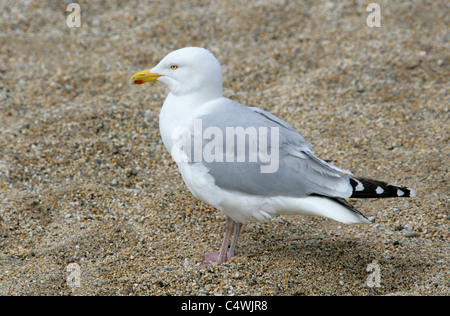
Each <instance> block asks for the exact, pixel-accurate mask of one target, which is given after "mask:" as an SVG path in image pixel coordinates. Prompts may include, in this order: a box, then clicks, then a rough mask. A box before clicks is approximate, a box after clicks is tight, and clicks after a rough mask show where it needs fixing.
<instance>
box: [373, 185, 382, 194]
mask: <svg viewBox="0 0 450 316" xmlns="http://www.w3.org/2000/svg"><path fill="white" fill-rule="evenodd" d="M375 192H377V194H381V193H383V192H384V190H383V188H382V187H379V186H378V187H377V189H376V190H375Z"/></svg>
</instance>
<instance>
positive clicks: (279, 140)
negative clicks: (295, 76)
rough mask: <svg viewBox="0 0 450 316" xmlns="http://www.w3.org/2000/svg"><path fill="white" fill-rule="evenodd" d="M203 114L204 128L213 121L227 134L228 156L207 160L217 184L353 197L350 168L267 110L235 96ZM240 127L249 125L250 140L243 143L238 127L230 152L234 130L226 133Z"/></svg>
mask: <svg viewBox="0 0 450 316" xmlns="http://www.w3.org/2000/svg"><path fill="white" fill-rule="evenodd" d="M201 119H202V124H203V129H206V128H208V127H211V126H214V127H215V128H218V129H219V130H221V131H222V135H223V136H224V139H223V146H222V147H221V150H222V153H223V158H222V159H216V160H215V161H211V160H208V161H206V160H203V161H202V163H203V164H204V165H205V166H206V167H207V168H208V169H209V173H210V174H211V175H212V176H213V177H214V179H215V184H216V185H217V186H219V187H221V188H223V189H227V190H231V191H238V192H243V193H247V194H252V195H261V196H275V195H282V196H291V197H304V196H308V195H312V194H317V195H323V196H330V197H349V196H350V195H351V193H352V187H351V185H350V180H349V176H348V174H347V173H349V172H348V171H346V170H342V169H339V168H338V167H335V166H333V165H331V164H328V163H327V162H325V161H323V160H321V159H319V158H318V157H316V156H315V155H314V153H313V151H312V148H311V146H310V144H309V143H308V142H307V141H306V140H305V139H304V138H303V137H302V136H301V135H300V134H299V133H297V132H296V131H295V130H294V129H293V128H292V127H291V126H290V125H289V124H287V123H286V122H284V121H282V120H281V119H279V118H277V117H276V116H274V115H272V114H270V113H268V112H265V111H263V110H261V109H258V108H250V107H246V106H244V105H241V104H239V103H237V102H232V101H230V103H228V104H227V105H226V106H223V107H221V108H218V109H217V111H214V114H208V115H205V116H203V117H201ZM236 128H241V129H240V131H241V132H242V131H244V134H245V135H244V138H245V140H243V141H242V142H241V143H239V141H238V139H237V138H238V137H241V138H242V135H237V133H236V135H234V136H236V137H233V141H232V143H233V144H232V145H233V146H232V149H231V151H232V153H230V152H229V151H230V147H229V145H230V144H229V143H230V142H231V138H230V139H227V137H225V136H229V135H231V134H230V133H228V134H227V131H228V132H229V131H230V129H232V130H234V131H235V132H236V131H238V130H237V129H236ZM227 129H228V130H227ZM264 131H267V132H266V133H264ZM274 131H278V132H277V133H275V132H274ZM255 132H256V134H255ZM255 135H256V138H255ZM264 138H265V139H264ZM243 143H245V150H246V151H245V157H242V156H241V157H240V156H239V149H240V148H238V147H239V145H240V144H241V145H242V144H243ZM255 143H256V144H255ZM207 144H208V140H203V149H211V148H212V147H211V146H210V145H209V147H208V145H207ZM216 144H217V143H216ZM227 146H228V147H227ZM215 150H217V148H215ZM227 150H228V151H227ZM255 151H256V153H255ZM241 153H242V152H241ZM252 154H254V155H253V156H252ZM216 157H217V156H216ZM243 158H244V159H243ZM252 158H253V159H252ZM255 158H257V159H256V161H255Z"/></svg>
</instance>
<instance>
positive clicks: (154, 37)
mask: <svg viewBox="0 0 450 316" xmlns="http://www.w3.org/2000/svg"><path fill="white" fill-rule="evenodd" d="M69 3H70V1H50V0H48V1H37V0H26V1H25V0H23V1H0V295H211V296H213V295H289V296H290V295H445V296H447V295H450V272H449V267H450V262H449V261H450V260H449V258H450V243H449V223H450V214H449V201H450V195H449V192H450V190H449V184H448V180H449V156H450V145H449V135H450V133H449V132H450V121H449V104H450V102H449V101H450V95H449V93H450V91H449V87H450V85H449V77H450V67H449V64H450V59H449V54H448V52H449V51H450V32H449V25H450V14H449V12H450V6H449V4H448V2H447V1H430V2H426V1H400V2H395V1H377V3H378V4H379V7H380V10H381V11H380V17H381V20H380V27H369V25H368V23H367V18H368V16H369V14H371V12H368V11H366V9H367V5H368V2H365V1H288V0H283V1H265V0H254V1H239V2H233V3H231V2H229V1H198V2H192V1H167V0H164V1H135V0H132V1H99V0H95V1H77V2H76V3H77V4H79V9H80V22H81V25H80V27H76V26H73V27H70V25H71V21H72V22H74V21H75V20H73V19H71V20H70V21H69V23H68V17H69V15H70V14H72V13H75V11H69V12H68V11H66V10H67V5H68V4H69ZM369 24H370V23H369ZM185 46H200V47H205V48H207V49H209V50H210V51H211V52H213V53H214V55H215V56H216V57H217V59H218V60H219V61H220V62H221V65H222V69H223V78H224V82H223V86H224V95H225V96H226V97H229V98H231V99H233V100H236V101H238V102H241V103H243V104H246V105H250V106H258V107H260V108H262V109H264V110H266V111H268V112H270V113H272V114H274V115H276V116H278V117H280V118H282V119H283V120H285V121H286V122H288V123H289V124H291V125H292V126H293V127H294V128H295V129H296V130H297V131H299V132H300V133H301V134H302V135H303V137H305V138H306V139H307V140H308V141H309V142H310V143H311V144H312V147H313V148H314V151H315V153H316V154H317V156H319V157H320V158H322V159H324V160H326V161H329V162H332V163H333V164H335V165H337V166H339V167H341V168H343V169H348V170H351V171H352V172H353V173H354V174H355V175H357V176H361V177H366V178H373V179H378V180H384V181H386V182H389V183H395V184H399V185H403V186H407V187H411V188H414V189H415V190H416V193H417V197H414V198H403V199H402V198H398V199H371V200H351V203H352V204H353V205H354V206H356V207H357V208H358V209H359V210H360V211H362V212H363V213H364V214H366V215H367V216H368V217H369V218H370V219H371V220H372V221H373V224H369V225H360V226H346V225H344V224H341V223H338V222H334V221H331V220H327V219H322V218H312V217H294V216H281V217H277V218H274V219H273V220H271V221H268V222H259V223H251V224H248V225H245V226H244V227H243V229H242V234H241V236H240V240H239V243H238V245H237V254H236V257H234V258H233V259H232V260H230V261H228V262H226V263H225V264H223V265H219V266H207V267H200V265H201V264H202V263H203V258H204V254H205V252H213V251H217V250H218V249H219V248H220V245H221V241H222V236H223V229H224V223H225V216H224V215H223V214H222V213H220V212H219V211H217V210H216V209H214V208H213V207H211V206H209V205H207V204H204V203H202V202H200V201H198V200H196V199H195V198H194V197H193V196H192V195H191V193H190V192H189V190H188V189H187V187H186V186H185V184H184V183H183V181H182V178H181V176H180V174H179V172H178V170H177V166H176V164H175V163H174V162H173V161H172V159H171V157H170V155H169V153H168V152H167V151H166V149H165V148H164V146H163V144H162V142H161V139H160V134H159V128H158V116H159V111H160V108H161V105H162V103H163V101H164V99H165V96H166V94H167V92H168V91H167V90H166V88H165V87H164V86H163V85H162V84H158V83H153V84H145V85H141V86H130V85H129V84H128V80H129V79H130V77H131V75H133V74H134V73H135V72H137V71H140V70H143V69H148V68H151V67H152V66H154V65H156V64H157V63H158V61H159V60H161V59H162V58H163V57H164V56H165V55H166V54H167V53H169V52H171V51H173V50H175V49H178V48H182V47H185Z"/></svg>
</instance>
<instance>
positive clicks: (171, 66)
mask: <svg viewBox="0 0 450 316" xmlns="http://www.w3.org/2000/svg"><path fill="white" fill-rule="evenodd" d="M170 69H172V70H177V69H178V66H177V65H170Z"/></svg>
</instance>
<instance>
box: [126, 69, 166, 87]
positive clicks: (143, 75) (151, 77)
mask: <svg viewBox="0 0 450 316" xmlns="http://www.w3.org/2000/svg"><path fill="white" fill-rule="evenodd" d="M150 71H151V69H147V70H143V71H139V72H137V73H135V74H134V75H133V77H131V79H130V84H143V83H144V82H149V81H156V79H158V78H159V77H161V75H159V74H151V73H150Z"/></svg>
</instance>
